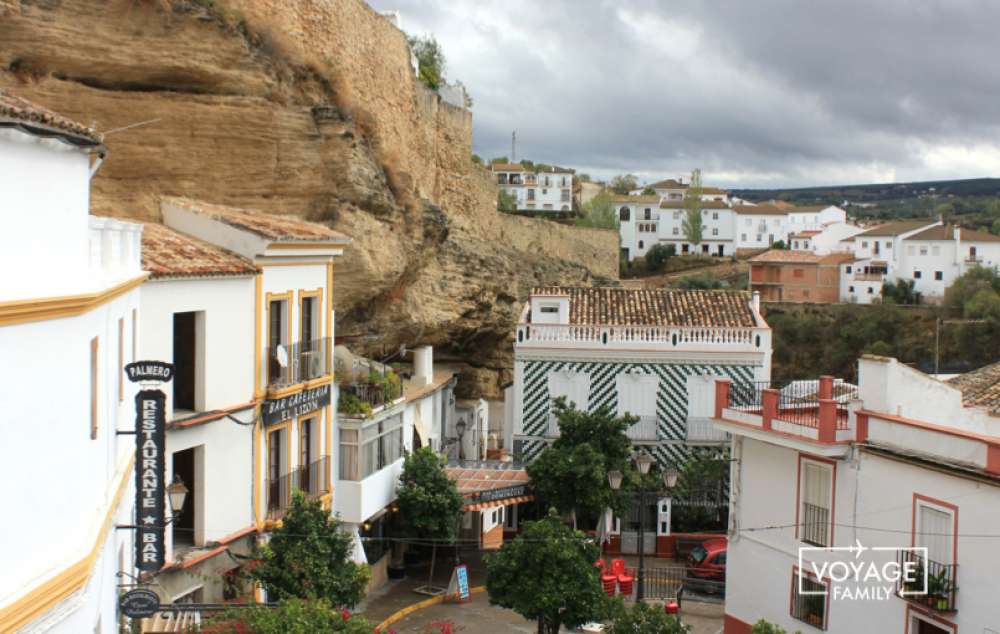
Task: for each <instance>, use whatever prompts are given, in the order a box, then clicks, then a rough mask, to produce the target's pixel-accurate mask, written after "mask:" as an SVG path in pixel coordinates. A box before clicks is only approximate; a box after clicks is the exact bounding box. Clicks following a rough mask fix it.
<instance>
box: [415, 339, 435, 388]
mask: <svg viewBox="0 0 1000 634" xmlns="http://www.w3.org/2000/svg"><path fill="white" fill-rule="evenodd" d="M412 381H413V382H414V383H416V384H417V385H430V384H431V383H433V382H434V348H433V347H432V346H421V347H419V348H415V349H414V350H413V379H412Z"/></svg>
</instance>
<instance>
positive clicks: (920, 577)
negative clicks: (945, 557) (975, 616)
mask: <svg viewBox="0 0 1000 634" xmlns="http://www.w3.org/2000/svg"><path fill="white" fill-rule="evenodd" d="M898 560H899V566H900V570H902V571H905V570H907V567H909V569H911V570H913V574H912V575H911V576H909V578H907V575H906V574H901V575H900V579H899V581H898V582H897V584H896V593H897V594H898V595H899V596H900V597H902V598H903V599H906V600H907V601H912V602H913V603H917V604H919V605H921V606H924V607H928V608H930V609H932V610H934V611H936V612H954V611H955V610H956V607H955V599H956V595H957V594H958V564H942V563H938V562H936V561H932V560H930V559H927V558H926V557H923V556H922V555H921V554H920V552H918V551H914V550H900V551H899V555H898Z"/></svg>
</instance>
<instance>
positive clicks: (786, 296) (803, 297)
mask: <svg viewBox="0 0 1000 634" xmlns="http://www.w3.org/2000/svg"><path fill="white" fill-rule="evenodd" d="M853 261H854V256H853V255H851V254H850V253H831V254H829V255H823V256H821V255H817V254H815V253H812V252H809V251H789V250H785V249H772V250H770V251H765V252H764V253H761V254H759V255H755V256H754V257H752V258H750V260H749V264H750V288H751V289H752V290H754V291H756V292H759V293H760V298H761V300H763V301H765V302H807V303H817V304H832V303H836V302H837V301H839V299H840V281H841V268H842V265H844V264H845V263H850V262H853Z"/></svg>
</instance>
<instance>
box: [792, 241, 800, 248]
mask: <svg viewBox="0 0 1000 634" xmlns="http://www.w3.org/2000/svg"><path fill="white" fill-rule="evenodd" d="M792 248H793V249H798V248H799V241H798V240H795V241H793V242H792Z"/></svg>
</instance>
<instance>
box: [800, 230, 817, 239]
mask: <svg viewBox="0 0 1000 634" xmlns="http://www.w3.org/2000/svg"><path fill="white" fill-rule="evenodd" d="M821 233H823V232H822V231H814V230H810V231H800V232H798V233H793V234H792V237H793V238H811V237H813V236H816V235H819V234H821Z"/></svg>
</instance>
